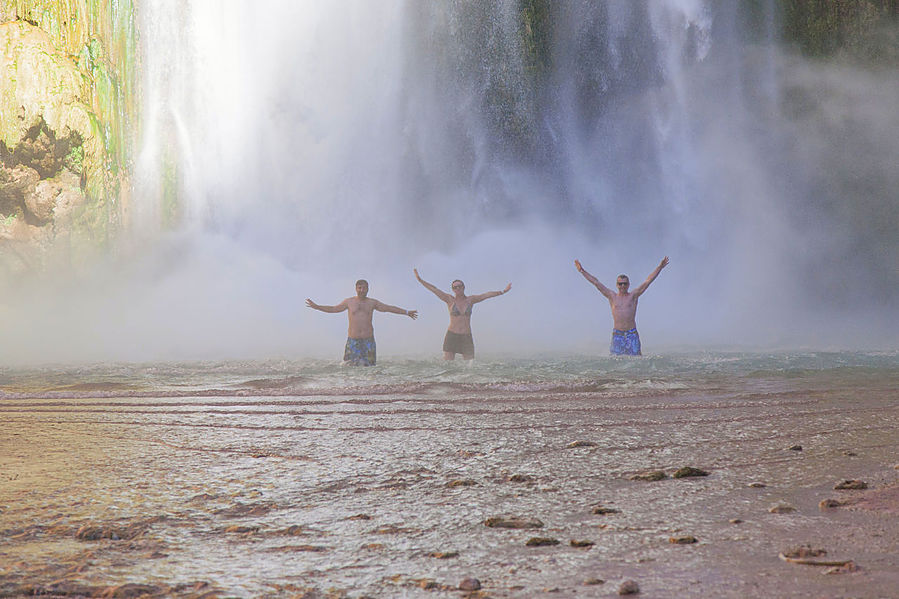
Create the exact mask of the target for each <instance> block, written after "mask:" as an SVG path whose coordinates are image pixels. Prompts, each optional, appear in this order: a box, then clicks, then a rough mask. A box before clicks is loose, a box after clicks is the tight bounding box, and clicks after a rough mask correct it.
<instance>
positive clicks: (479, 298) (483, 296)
mask: <svg viewBox="0 0 899 599" xmlns="http://www.w3.org/2000/svg"><path fill="white" fill-rule="evenodd" d="M510 289H512V283H509V284H508V285H506V288H505V289H503V290H502V291H488V292H487V293H479V294H477V295H472V296H471V303H472V304H476V303H478V302H482V301H484V300H485V299H490V298H491V297H496V296H498V295H503V294H504V293H508V292H509V290H510Z"/></svg>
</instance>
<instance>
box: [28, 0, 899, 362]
mask: <svg viewBox="0 0 899 599" xmlns="http://www.w3.org/2000/svg"><path fill="white" fill-rule="evenodd" d="M776 18H777V15H776V11H775V3H774V2H773V0H772V1H771V2H763V3H744V2H739V1H737V0H726V1H716V2H711V1H706V2H703V1H700V0H652V1H633V0H608V1H604V2H591V3H581V2H543V1H539V0H494V1H490V2H412V1H405V2H404V1H401V0H393V1H384V2H377V3H374V2H367V1H363V0H358V1H350V0H341V1H334V2H327V3H324V2H295V1H293V0H269V1H267V2H265V3H262V4H258V3H250V2H235V3H229V4H228V5H227V7H223V5H222V4H221V3H220V2H216V1H213V0H189V1H186V2H185V1H181V0H179V1H177V2H176V1H173V0H160V1H157V2H148V3H144V4H142V5H141V6H140V10H139V24H138V25H139V27H138V28H139V31H140V39H141V46H142V59H141V69H142V73H143V79H142V84H143V85H142V87H143V101H142V113H141V114H142V145H141V150H140V152H139V154H138V156H137V159H136V164H135V171H136V172H135V177H134V181H135V185H134V190H133V204H134V205H133V210H132V214H133V215H134V218H133V221H132V224H133V228H134V230H133V231H132V233H131V235H130V238H131V239H133V240H144V241H145V242H146V243H143V244H142V243H139V242H137V243H135V244H134V245H135V248H133V249H135V250H136V251H134V252H132V253H131V254H130V255H131V256H136V257H134V258H129V259H128V260H127V262H128V264H127V268H126V269H125V274H123V275H122V274H120V275H112V274H103V275H101V277H108V279H109V280H104V281H102V284H93V288H95V289H102V290H103V292H102V298H100V299H97V298H96V297H95V295H94V294H92V293H85V295H84V297H83V298H81V300H80V301H76V300H75V299H72V300H71V302H70V304H71V312H72V314H73V315H74V316H73V317H72V318H66V317H64V316H56V315H57V314H59V312H60V311H59V310H58V309H56V307H55V306H52V305H50V304H47V306H46V307H45V308H44V309H41V308H35V309H37V310H40V313H41V314H42V315H45V314H53V315H54V316H55V317H57V318H61V319H65V320H66V322H65V326H59V325H54V324H52V322H51V323H50V324H47V328H48V329H53V330H57V329H58V330H65V331H67V333H66V334H65V335H66V338H69V339H74V340H76V341H75V342H74V343H75V344H76V345H75V348H74V349H75V351H77V352H83V347H84V345H85V344H83V343H78V342H77V340H78V339H82V338H92V339H97V338H100V339H101V340H102V342H101V343H94V344H92V345H91V347H92V348H94V349H96V350H97V351H96V353H95V354H90V355H95V356H96V357H99V358H103V357H105V356H106V355H108V354H113V355H115V356H117V357H126V358H129V359H148V358H149V359H156V358H165V359H178V358H187V357H204V356H219V355H238V356H261V355H271V354H273V353H281V354H282V355H283V354H288V355H298V354H300V355H320V356H333V355H335V349H334V347H335V343H336V344H337V345H340V338H341V337H342V335H343V331H344V327H345V320H344V319H343V318H342V317H339V318H338V317H330V318H328V317H324V316H322V315H320V314H317V313H312V311H310V310H307V309H305V308H303V305H302V302H303V298H305V297H312V298H314V299H315V300H316V301H317V302H319V303H325V304H333V303H337V302H338V301H340V299H342V298H344V297H346V296H348V295H351V294H352V293H353V288H352V283H353V281H355V280H356V279H357V278H359V277H364V278H368V279H369V280H370V281H371V282H372V290H371V295H372V296H373V297H376V298H378V299H382V300H384V301H387V302H388V303H393V304H396V305H401V306H405V307H410V308H418V309H419V310H421V315H422V317H421V318H420V319H419V321H418V323H416V324H415V325H414V326H406V325H402V326H401V325H399V324H397V323H395V322H391V323H390V324H389V325H388V324H387V322H388V321H385V320H384V319H385V318H387V319H389V318H390V317H387V316H382V317H380V320H379V319H376V321H377V322H376V328H377V331H378V332H377V335H378V340H379V343H380V344H381V346H382V348H385V349H384V351H386V353H388V354H389V353H403V352H406V353H414V354H415V355H423V354H426V355H430V354H428V353H427V352H436V349H435V346H436V345H439V343H438V342H439V337H440V336H441V335H442V329H443V327H445V325H446V323H445V318H446V316H445V313H444V312H443V307H442V306H441V305H439V303H434V302H435V300H434V298H433V297H431V296H429V295H428V294H427V292H426V291H423V290H422V289H421V287H420V286H419V285H418V284H417V283H416V282H415V280H414V279H413V277H412V268H413V267H417V268H419V269H420V270H421V272H422V274H423V276H424V277H425V278H426V279H429V280H431V281H434V282H435V283H438V284H439V285H440V286H441V287H448V283H449V281H451V280H452V279H455V278H457V277H458V278H462V279H464V280H465V281H466V282H467V283H468V289H469V290H470V291H472V292H479V291H487V290H491V289H501V288H502V287H503V286H504V285H505V284H506V283H507V282H508V281H510V280H511V281H512V283H513V290H512V293H510V294H509V295H508V296H505V297H504V298H502V299H501V300H500V299H497V300H493V301H491V302H489V303H487V304H485V305H484V306H483V307H482V308H481V307H479V308H480V309H479V310H478V316H477V319H476V320H477V322H476V324H475V328H476V333H475V334H476V336H477V338H478V340H479V342H480V347H481V348H483V349H484V350H485V351H490V350H493V351H512V352H520V351H522V350H523V349H524V350H528V351H533V352H540V351H543V350H560V351H586V352H591V353H592V352H596V351H599V352H603V351H604V346H605V345H606V343H607V336H608V330H607V327H608V326H609V318H608V312H607V310H608V308H607V307H606V305H605V302H604V300H603V298H602V297H601V296H599V295H597V293H596V291H595V290H594V289H593V288H592V287H591V286H589V285H588V284H586V283H585V282H584V281H583V280H582V279H581V278H580V277H579V276H578V275H577V273H576V272H575V271H574V268H573V266H572V260H573V259H574V258H579V259H581V260H582V261H583V262H584V264H585V266H586V267H587V268H588V269H589V270H591V271H592V272H593V273H595V274H596V275H597V276H598V277H599V278H600V279H601V280H603V281H606V282H607V283H610V282H611V281H612V280H613V279H614V277H615V275H617V274H618V273H619V272H625V273H628V274H629V275H630V276H631V280H632V281H633V280H638V281H639V280H642V277H644V276H645V275H646V274H648V273H649V272H650V271H651V270H652V268H653V267H654V266H655V265H656V264H657V263H658V261H659V259H661V257H662V256H664V255H666V254H667V255H670V256H671V257H672V262H671V266H670V267H669V268H668V269H666V271H665V272H664V273H663V276H662V277H660V279H659V280H658V281H657V282H656V283H654V285H653V287H652V289H651V291H650V293H649V294H648V295H647V296H645V298H644V299H642V300H641V307H640V313H639V318H638V321H639V323H640V326H641V328H644V329H645V330H646V331H647V333H646V334H647V335H649V337H648V338H647V340H646V343H649V347H655V348H661V347H666V346H667V347H696V345H697V344H708V343H712V344H719V345H720V344H733V343H736V344H740V345H755V346H758V345H766V346H767V345H772V344H780V345H786V346H788V347H794V346H796V345H797V344H798V345H819V344H822V343H824V344H832V343H836V344H838V346H839V347H843V346H844V344H845V340H846V339H848V338H847V337H845V332H846V331H852V332H853V336H852V339H853V340H855V341H854V342H853V343H850V345H853V346H855V345H857V344H861V345H862V346H864V347H871V346H875V347H876V346H882V345H887V346H889V345H890V343H892V342H893V341H894V340H895V338H896V337H897V331H896V330H895V326H893V328H892V329H891V328H890V327H889V326H887V327H882V326H880V324H878V323H883V322H887V321H886V320H885V319H884V318H883V317H882V313H881V312H880V311H884V312H885V313H888V312H889V311H890V310H891V309H892V308H893V307H895V305H896V303H897V300H896V288H897V287H899V285H896V284H895V283H899V275H897V273H896V272H895V269H894V268H893V269H892V270H891V269H890V268H889V264H891V263H892V264H895V259H899V249H897V246H899V244H897V243H896V237H895V233H894V231H895V229H892V231H893V232H892V233H890V227H889V225H888V224H889V223H890V222H896V221H897V220H899V219H897V215H896V212H897V211H896V209H895V207H894V206H895V201H894V198H895V194H894V191H891V190H895V189H897V188H899V180H897V178H899V175H897V174H896V173H897V172H899V169H895V168H890V167H889V164H888V162H889V160H888V158H887V157H889V156H891V155H892V156H895V155H896V154H897V152H899V148H896V145H897V142H896V140H895V139H892V138H890V137H889V136H884V135H883V131H889V130H895V127H894V125H896V126H899V122H897V121H899V116H897V114H896V112H895V110H894V107H895V101H894V100H895V99H896V98H897V97H899V89H897V87H899V83H897V81H899V78H891V77H882V76H878V75H877V74H876V73H875V74H871V73H868V72H865V71H858V72H855V73H853V75H852V77H844V76H842V75H841V74H840V73H839V72H838V71H835V70H833V69H830V68H828V67H826V65H818V66H815V65H809V64H808V63H805V62H803V61H801V60H797V59H795V58H792V57H791V56H790V55H789V54H786V53H784V52H782V51H781V49H780V48H779V47H778V44H777V42H776V37H777V35H776V30H777V25H776ZM890 72H893V71H890ZM846 123H849V125H846ZM893 166H895V165H893ZM856 170H861V171H862V172H864V173H865V175H864V178H865V182H866V184H868V187H867V188H864V189H861V192H860V195H859V196H858V197H854V196H853V197H850V198H849V201H845V200H844V197H843V192H845V191H847V190H848V191H851V192H852V193H855V191H857V189H856V188H853V187H852V182H853V181H856V180H857V175H856V174H855V171H856ZM891 206H892V208H891ZM884 227H885V228H884ZM881 229H883V231H881ZM884 231H885V232H884ZM894 258H895V259H894ZM891 260H892V262H891ZM822 263H826V265H827V268H821V267H820V264H822ZM850 279H853V280H856V281H859V282H860V284H859V285H846V284H845V281H847V280H850ZM111 281H114V282H111ZM867 288H871V289H870V291H869V290H868V289H867ZM872 298H874V299H877V301H874V300H873V299H872ZM878 298H879V299H878ZM76 306H80V307H76ZM823 308H827V309H828V310H832V309H834V308H836V312H834V311H828V310H824V309H823ZM91 314H94V316H93V317H92V316H91ZM98 321H99V322H104V323H106V325H105V326H97V325H96V324H92V323H96V322H98ZM888 322H892V320H890V321H888ZM79 327H80V328H79ZM73 328H74V329H75V330H74V331H73V330H72V329H73ZM82 329H83V330H82ZM859 332H862V334H861V335H859ZM23 337H28V338H32V337H39V336H35V335H33V334H32V331H31V330H30V331H29V332H28V333H27V334H25V333H23ZM122 339H126V340H128V341H127V344H126V345H127V346H128V347H127V348H123V347H122V341H121V340H122ZM435 339H437V340H436V341H435ZM56 347H63V345H61V344H57V346H56ZM45 348H46V344H39V343H38V342H37V341H36V342H35V348H34V351H35V352H39V353H40V355H41V356H42V357H45V356H46V354H45V353H44V352H45ZM388 348H389V349H388ZM437 349H439V348H437ZM19 351H21V352H24V353H27V351H25V350H24V349H23V348H22V347H21V346H20V347H19ZM60 351H61V353H60V356H62V357H66V356H68V354H67V353H65V351H63V350H60ZM90 355H89V356H90ZM89 356H88V357H89ZM79 357H83V356H81V355H80V354H79Z"/></svg>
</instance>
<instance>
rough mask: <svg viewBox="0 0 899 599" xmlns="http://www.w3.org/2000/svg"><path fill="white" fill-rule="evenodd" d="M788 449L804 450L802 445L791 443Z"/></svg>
mask: <svg viewBox="0 0 899 599" xmlns="http://www.w3.org/2000/svg"><path fill="white" fill-rule="evenodd" d="M787 449H789V450H790V451H802V445H790V446H789V447H788V448H787Z"/></svg>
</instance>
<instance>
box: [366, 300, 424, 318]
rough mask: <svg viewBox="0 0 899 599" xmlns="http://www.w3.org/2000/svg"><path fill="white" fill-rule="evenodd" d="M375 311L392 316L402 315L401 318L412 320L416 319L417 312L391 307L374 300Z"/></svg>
mask: <svg viewBox="0 0 899 599" xmlns="http://www.w3.org/2000/svg"><path fill="white" fill-rule="evenodd" d="M375 310H377V311H378V312H392V313H393V314H402V315H403V316H408V317H409V318H411V319H412V320H415V319H416V318H418V310H404V309H403V308H398V307H396V306H391V305H390V304H385V303H384V302H380V301H378V300H375Z"/></svg>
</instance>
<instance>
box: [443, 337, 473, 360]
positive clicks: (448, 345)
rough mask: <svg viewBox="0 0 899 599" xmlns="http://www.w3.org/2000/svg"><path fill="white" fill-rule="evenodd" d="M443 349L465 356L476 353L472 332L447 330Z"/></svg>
mask: <svg viewBox="0 0 899 599" xmlns="http://www.w3.org/2000/svg"><path fill="white" fill-rule="evenodd" d="M443 351H445V352H448V353H451V354H462V355H463V356H473V355H474V340H473V339H472V338H471V333H468V334H467V335H460V334H459V333H453V332H451V331H447V332H446V337H444V338H443Z"/></svg>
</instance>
